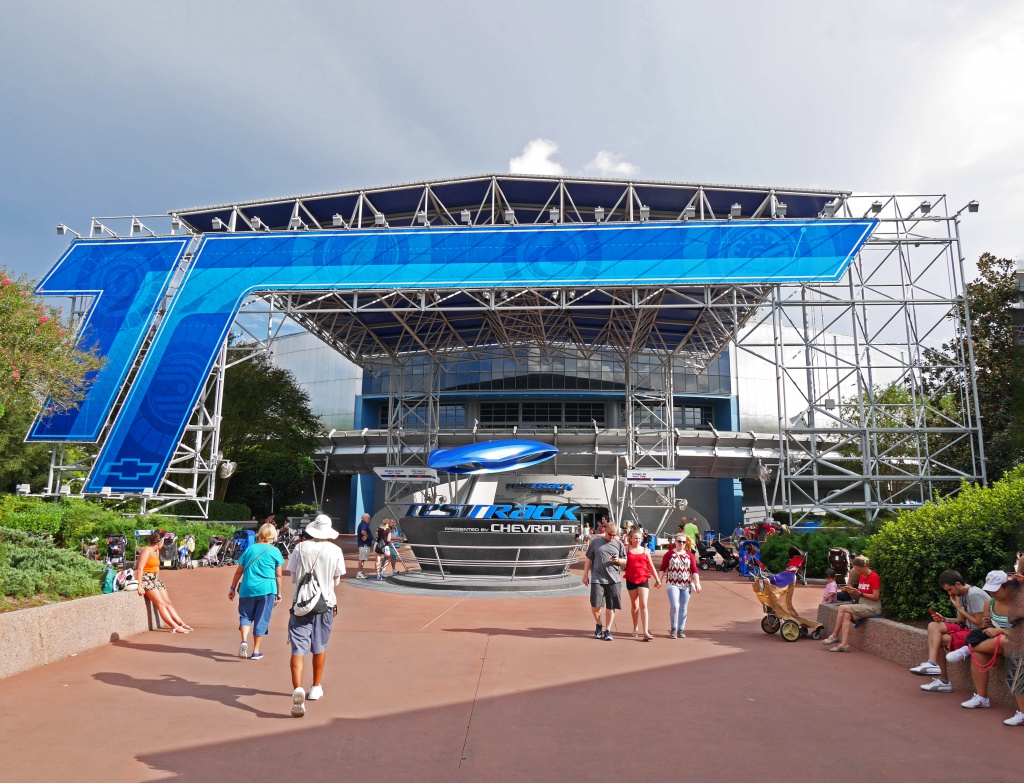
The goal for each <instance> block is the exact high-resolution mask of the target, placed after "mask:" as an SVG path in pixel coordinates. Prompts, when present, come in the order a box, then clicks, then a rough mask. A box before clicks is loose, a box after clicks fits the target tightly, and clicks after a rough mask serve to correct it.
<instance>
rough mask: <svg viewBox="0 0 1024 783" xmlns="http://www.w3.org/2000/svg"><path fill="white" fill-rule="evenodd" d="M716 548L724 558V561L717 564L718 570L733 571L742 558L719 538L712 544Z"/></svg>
mask: <svg viewBox="0 0 1024 783" xmlns="http://www.w3.org/2000/svg"><path fill="white" fill-rule="evenodd" d="M711 546H712V547H714V550H715V551H716V552H717V553H718V555H719V556H720V557H721V558H722V562H721V563H719V564H716V565H715V569H716V570H718V571H732V569H734V568H735V567H736V566H738V565H739V564H740V559H739V558H738V557H736V553H735V552H734V551H732V550H731V549H730V548H729V547H727V546H726V545H725V544H723V543H722V542H721V541H719V540H718V539H717V538H716V539H715V540H714V542H713V543H712V544H711Z"/></svg>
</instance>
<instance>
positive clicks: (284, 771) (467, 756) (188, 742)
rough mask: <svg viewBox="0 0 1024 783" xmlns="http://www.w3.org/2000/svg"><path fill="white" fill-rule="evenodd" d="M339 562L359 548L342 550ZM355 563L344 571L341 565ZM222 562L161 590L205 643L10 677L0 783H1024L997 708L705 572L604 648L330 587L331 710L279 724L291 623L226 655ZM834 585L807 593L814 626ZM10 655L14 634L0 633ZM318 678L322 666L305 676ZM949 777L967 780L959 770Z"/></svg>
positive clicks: (448, 600)
mask: <svg viewBox="0 0 1024 783" xmlns="http://www.w3.org/2000/svg"><path fill="white" fill-rule="evenodd" d="M346 549H348V547H346ZM349 563H350V568H351V566H352V565H354V564H353V563H352V560H351V558H349ZM230 576H231V569H200V570H196V571H188V572H170V573H166V574H165V575H164V578H165V581H166V583H167V585H168V588H169V590H170V592H171V595H172V597H173V599H174V602H175V604H176V606H177V607H178V608H179V610H180V611H181V612H182V614H183V615H184V616H185V618H186V620H188V621H189V622H190V623H191V624H192V625H193V626H194V627H195V628H196V632H195V633H192V634H189V635H187V636H172V635H170V634H168V633H167V632H151V633H146V634H142V635H140V636H137V637H134V638H132V639H128V640H125V641H121V642H116V643H114V644H111V645H109V646H107V647H104V648H101V649H98V650H95V651H92V652H89V653H86V654H83V655H79V656H77V657H75V658H71V659H68V660H65V661H61V662H59V663H55V664H51V665H49V666H45V667H42V668H39V669H36V670H34V671H31V672H26V673H24V674H21V675H18V676H16V677H12V678H9V679H6V680H0V779H2V780H4V781H12V782H13V781H17V782H18V783H22V782H24V781H53V780H61V781H76V782H77V781H104V783H107V782H109V781H142V780H183V781H236V780H237V781H273V780H298V781H320V780H325V781H326V780H329V781H338V780H374V779H377V780H384V781H448V780H465V781H490V782H492V783H499V782H501V781H518V780H523V781H526V780H529V781H548V780H636V779H652V780H653V779H668V780H695V781H715V782H716V783H724V782H727V781H735V780H767V781H776V780H778V781H830V780H831V781H858V782H859V781H865V780H871V781H893V780H928V781H957V783H964V781H974V780H978V781H981V780H984V781H1019V780H1021V779H1022V777H1024V773H1022V772H1021V767H1022V762H1021V761H1020V759H1022V758H1024V753H1022V749H1024V730H1021V729H1010V728H1007V727H1005V726H1003V725H1002V723H1001V720H1002V719H1003V718H1005V717H1008V715H1009V712H1008V710H1007V709H1006V708H1000V707H997V708H993V709H990V710H982V711H973V712H969V711H967V710H963V709H961V708H960V707H959V705H958V703H959V702H960V701H961V700H962V698H963V695H962V694H952V695H949V694H927V693H923V692H921V691H920V690H919V689H918V687H917V686H918V685H920V684H921V683H922V682H924V680H923V679H921V678H918V677H914V676H913V675H910V674H909V673H907V672H906V671H904V670H902V669H900V668H899V667H896V666H894V665H892V664H889V663H886V662H884V661H881V660H879V659H876V658H874V657H871V656H869V655H867V654H865V653H858V652H854V653H852V654H849V655H839V654H831V655H830V654H826V653H824V652H823V648H822V646H821V645H820V644H817V643H815V642H813V641H811V640H810V639H801V640H800V641H798V642H796V643H792V644H789V643H786V642H783V641H782V640H781V639H780V638H779V637H778V636H777V635H775V636H771V637H769V636H766V635H765V634H764V633H762V631H761V630H760V627H759V620H760V617H761V609H760V606H759V605H758V603H757V600H756V598H755V596H754V594H753V591H752V590H751V586H750V583H749V582H746V581H743V580H740V579H739V577H738V576H737V575H736V574H735V573H732V574H717V573H715V572H710V573H706V574H705V575H704V583H705V590H704V592H703V593H702V594H701V595H700V596H696V597H695V599H694V601H693V602H692V603H691V607H692V609H691V614H690V620H689V623H688V626H687V635H688V638H686V639H683V640H669V639H668V638H667V635H666V633H665V627H666V618H667V614H668V608H667V599H666V596H665V594H664V592H663V591H652V598H653V617H654V618H655V619H654V623H653V628H652V630H653V631H654V632H655V633H656V634H658V636H659V638H658V639H657V640H656V641H654V642H651V643H643V642H638V641H635V640H632V639H630V638H628V635H627V634H625V633H624V632H626V631H628V630H632V629H631V627H628V626H629V622H630V621H629V616H628V611H626V612H625V613H623V614H620V615H619V621H618V630H619V633H618V635H617V637H616V640H615V641H614V642H612V643H607V642H598V641H596V640H595V639H594V638H593V636H592V633H593V624H592V622H591V619H590V613H589V611H588V610H587V607H586V599H585V598H545V599H533V600H522V599H517V600H509V599H479V598H464V597H451V596H445V595H438V596H430V597H422V596H396V595H394V594H386V593H384V592H378V591H375V590H364V589H353V588H349V587H345V586H342V587H340V588H339V596H340V601H341V612H340V614H339V616H338V621H337V622H336V623H335V632H334V637H333V639H332V640H331V646H330V648H329V652H328V661H327V670H326V675H325V677H324V691H325V698H324V699H323V700H322V701H320V702H311V703H308V712H307V715H306V717H305V718H303V719H301V720H296V719H293V718H291V717H290V716H289V715H288V710H289V707H290V700H289V695H290V690H291V689H290V682H289V676H288V664H287V659H288V648H287V646H286V634H285V630H284V629H285V624H286V619H287V612H285V611H278V612H277V614H276V615H275V617H274V621H273V625H272V627H271V635H270V636H269V637H268V639H267V643H266V644H265V646H264V652H265V653H266V657H265V658H264V659H263V660H262V661H249V660H240V659H238V658H237V657H235V653H236V652H237V649H238V644H237V630H236V628H235V626H236V625H237V615H236V614H235V613H234V604H231V603H229V602H228V601H227V599H226V592H227V585H228V584H229V580H230ZM819 590H820V588H816V587H808V588H799V589H798V591H797V599H796V604H797V608H798V609H802V610H803V611H804V612H805V614H812V615H813V612H814V607H815V605H816V599H817V596H818V595H819ZM0 645H2V640H0ZM307 677H308V666H307ZM958 764H962V765H966V766H962V767H960V768H959V769H958V768H957V765H958Z"/></svg>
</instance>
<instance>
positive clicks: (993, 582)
mask: <svg viewBox="0 0 1024 783" xmlns="http://www.w3.org/2000/svg"><path fill="white" fill-rule="evenodd" d="M1004 584H1006V572H1005V571H989V572H988V575H987V576H986V577H985V584H984V585H983V586H982V588H981V589H982V590H984V591H985V592H986V593H994V592H995V591H996V590H998V589H999V588H1000V587H1002V586H1003V585H1004Z"/></svg>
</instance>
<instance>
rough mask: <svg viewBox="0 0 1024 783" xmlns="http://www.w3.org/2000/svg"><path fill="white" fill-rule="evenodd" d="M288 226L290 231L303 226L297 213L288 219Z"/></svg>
mask: <svg viewBox="0 0 1024 783" xmlns="http://www.w3.org/2000/svg"><path fill="white" fill-rule="evenodd" d="M288 228H289V229H291V230H292V231H298V230H299V229H300V228H305V226H303V224H302V218H300V217H299V216H298V215H292V218H291V220H289V221H288Z"/></svg>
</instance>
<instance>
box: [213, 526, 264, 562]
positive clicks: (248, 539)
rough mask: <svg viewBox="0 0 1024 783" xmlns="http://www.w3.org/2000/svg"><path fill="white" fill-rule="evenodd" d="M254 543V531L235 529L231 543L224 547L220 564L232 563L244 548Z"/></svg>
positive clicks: (236, 560)
mask: <svg viewBox="0 0 1024 783" xmlns="http://www.w3.org/2000/svg"><path fill="white" fill-rule="evenodd" d="M255 543H256V533H255V531H252V530H236V531H235V533H234V535H233V536H231V543H230V544H228V545H227V547H226V548H225V551H226V554H225V555H224V558H223V560H222V561H221V565H234V564H235V563H237V562H238V560H239V558H241V556H242V553H243V552H245V550H246V549H248V548H249V547H251V546H252V545H253V544H255Z"/></svg>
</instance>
